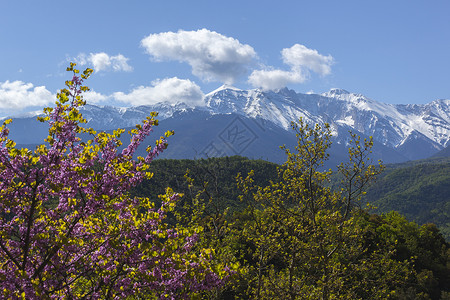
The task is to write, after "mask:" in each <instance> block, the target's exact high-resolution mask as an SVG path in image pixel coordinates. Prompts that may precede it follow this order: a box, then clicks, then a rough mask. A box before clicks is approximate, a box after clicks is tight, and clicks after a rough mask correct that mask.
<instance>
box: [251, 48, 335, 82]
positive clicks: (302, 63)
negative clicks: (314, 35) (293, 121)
mask: <svg viewBox="0 0 450 300" xmlns="http://www.w3.org/2000/svg"><path fill="white" fill-rule="evenodd" d="M281 55H282V58H283V62H284V63H285V64H286V65H288V66H290V70H289V71H284V70H277V69H275V70H274V69H268V70H254V71H253V72H252V73H251V74H250V76H249V79H248V82H249V83H250V84H251V85H253V86H255V87H259V88H262V89H265V90H275V89H280V88H283V87H285V86H286V85H288V84H290V83H303V82H304V81H306V80H307V79H308V77H309V74H310V72H311V71H312V72H314V73H317V74H319V75H322V76H324V75H328V74H330V73H331V65H332V64H333V57H332V56H331V55H328V56H324V55H321V54H319V52H317V50H314V49H309V48H307V47H305V46H303V45H300V44H295V45H294V46H292V47H291V48H285V49H283V50H282V51H281Z"/></svg>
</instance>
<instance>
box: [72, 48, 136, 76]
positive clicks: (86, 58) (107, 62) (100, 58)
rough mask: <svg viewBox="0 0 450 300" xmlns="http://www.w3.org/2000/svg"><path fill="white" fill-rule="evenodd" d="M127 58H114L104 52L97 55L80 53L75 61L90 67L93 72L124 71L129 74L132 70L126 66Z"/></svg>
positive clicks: (119, 55)
mask: <svg viewBox="0 0 450 300" xmlns="http://www.w3.org/2000/svg"><path fill="white" fill-rule="evenodd" d="M128 60H129V59H128V58H126V57H125V56H123V55H122V54H118V55H115V56H111V55H108V54H107V53H105V52H99V53H89V55H87V54H85V53H80V54H79V55H78V57H77V58H76V59H75V61H77V62H78V63H79V64H81V65H91V66H92V68H93V69H94V71H96V72H100V71H109V70H113V71H125V72H131V71H133V68H132V67H131V66H130V65H129V64H128Z"/></svg>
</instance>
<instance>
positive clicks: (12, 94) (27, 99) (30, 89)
mask: <svg viewBox="0 0 450 300" xmlns="http://www.w3.org/2000/svg"><path fill="white" fill-rule="evenodd" d="M54 101H55V99H54V95H53V94H52V93H51V92H50V91H48V90H47V89H46V88H45V86H37V87H34V86H33V84H31V83H24V82H22V81H12V82H10V81H9V80H7V81H5V82H0V109H1V110H5V111H20V110H23V109H25V108H28V107H40V106H45V105H49V104H51V103H53V102H54Z"/></svg>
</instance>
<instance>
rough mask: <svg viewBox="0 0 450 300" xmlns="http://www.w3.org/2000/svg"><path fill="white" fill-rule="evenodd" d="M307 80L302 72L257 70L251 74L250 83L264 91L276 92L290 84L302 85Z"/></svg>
mask: <svg viewBox="0 0 450 300" xmlns="http://www.w3.org/2000/svg"><path fill="white" fill-rule="evenodd" d="M303 81H305V78H304V77H303V76H302V74H301V73H300V72H293V71H283V70H255V71H253V72H252V74H250V77H249V79H248V82H249V83H250V84H251V85H253V86H255V87H258V88H262V89H263V90H276V89H279V88H283V87H285V86H287V85H288V84H290V83H301V82H303Z"/></svg>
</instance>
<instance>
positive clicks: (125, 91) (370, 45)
mask: <svg viewBox="0 0 450 300" xmlns="http://www.w3.org/2000/svg"><path fill="white" fill-rule="evenodd" d="M449 13H450V2H449V1H412V0H409V1H406V0H405V1H404V0H401V1H392V0H391V1H384V0H380V1H345V0H343V1H335V0H329V1H320V0H319V1H283V0H277V1H264V0H258V1H253V0H247V1H246V0H240V1H235V0H227V1H213V0H209V1H206V0H205V1H195V0H194V1H192V0H191V1H186V0H183V1H170V0H166V1H132V0H130V1H113V0H109V1H97V0H96V1H84V0H81V1H56V0H54V1H50V0H41V1H34V0H33V1H31V0H30V1H22V0H0V115H7V114H16V113H20V112H23V111H28V110H34V109H39V108H40V107H43V106H46V105H51V103H52V102H54V94H55V93H56V91H57V90H58V89H59V88H62V87H63V84H64V81H65V80H66V79H68V74H67V73H66V72H65V71H64V70H65V68H66V66H67V65H68V63H69V61H76V62H78V63H79V66H80V68H84V67H93V68H94V69H95V71H96V72H95V74H94V75H93V77H92V78H91V79H89V81H88V82H87V85H89V86H90V87H91V88H92V90H93V91H94V92H93V93H91V94H90V95H87V96H86V99H87V100H88V102H91V103H96V104H100V105H105V104H110V105H120V106H130V105H140V104H151V103H154V102H155V101H161V100H162V101H171V102H176V101H185V102H188V103H191V104H192V105H199V104H201V102H202V97H203V95H204V94H206V93H208V92H210V91H212V90H214V89H216V88H218V87H219V86H221V85H222V84H224V83H228V84H232V85H234V86H236V87H238V88H242V89H250V88H263V89H276V88H280V87H282V86H287V87H288V88H290V89H294V90H295V91H297V92H300V93H307V92H315V93H322V92H326V91H328V90H329V89H331V88H343V89H346V90H348V91H350V92H354V93H361V94H363V95H365V96H368V97H369V98H372V99H374V100H377V101H381V102H386V103H395V104H396V103H399V104H413V103H417V104H423V103H428V102H431V101H433V100H436V99H449V98H450V18H449V17H448V16H449Z"/></svg>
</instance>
